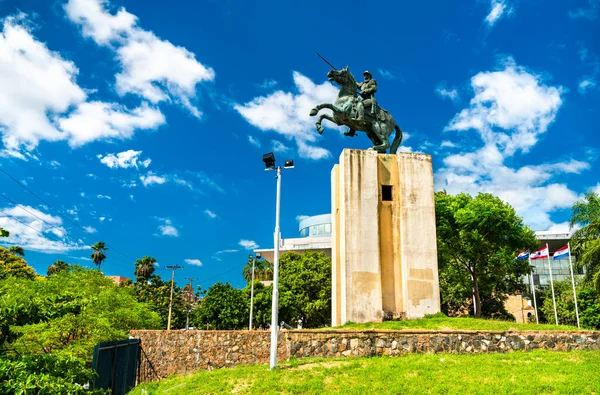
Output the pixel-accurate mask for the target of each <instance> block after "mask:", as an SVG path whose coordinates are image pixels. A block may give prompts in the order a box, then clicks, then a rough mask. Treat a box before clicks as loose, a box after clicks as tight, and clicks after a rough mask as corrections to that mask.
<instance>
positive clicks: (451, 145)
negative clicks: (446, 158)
mask: <svg viewBox="0 0 600 395" xmlns="http://www.w3.org/2000/svg"><path fill="white" fill-rule="evenodd" d="M440 146H441V147H447V148H454V147H456V144H454V143H453V142H452V141H448V140H444V141H442V144H441V145H440Z"/></svg>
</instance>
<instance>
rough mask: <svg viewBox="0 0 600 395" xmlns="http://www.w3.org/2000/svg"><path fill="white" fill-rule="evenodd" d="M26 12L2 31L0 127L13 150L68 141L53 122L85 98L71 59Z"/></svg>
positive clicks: (0, 50)
mask: <svg viewBox="0 0 600 395" xmlns="http://www.w3.org/2000/svg"><path fill="white" fill-rule="evenodd" d="M25 22H26V21H25V16H24V15H20V16H18V17H8V18H5V19H4V23H3V32H2V33H0V86H1V87H2V89H0V125H2V127H0V131H1V132H2V142H3V143H4V147H5V149H6V150H7V151H9V152H14V153H18V151H19V150H20V146H21V145H25V146H26V148H27V149H28V150H31V149H33V148H34V147H35V146H36V145H37V143H38V142H39V141H40V140H48V141H58V140H63V139H64V136H63V134H62V132H61V131H60V130H59V129H57V127H56V125H55V124H54V123H53V122H52V118H53V116H55V115H57V114H61V113H63V112H65V111H67V110H68V109H69V107H71V106H73V105H77V104H79V103H81V102H83V101H84V100H85V97H86V95H85V92H84V91H83V90H82V89H81V88H80V87H79V86H78V85H77V83H76V82H75V79H76V77H77V74H78V73H79V70H78V69H77V67H76V66H75V64H74V63H73V62H71V61H67V60H64V59H63V58H62V57H61V56H60V54H58V53H56V52H52V51H50V50H49V49H48V48H47V47H46V45H44V44H43V43H41V42H39V41H37V40H36V39H35V38H34V37H33V36H32V35H31V32H30V30H29V29H28V28H27V27H26V26H25Z"/></svg>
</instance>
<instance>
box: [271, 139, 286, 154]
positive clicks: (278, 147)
mask: <svg viewBox="0 0 600 395" xmlns="http://www.w3.org/2000/svg"><path fill="white" fill-rule="evenodd" d="M272 144H273V147H272V149H273V152H288V151H289V150H290V148H289V147H287V146H286V145H285V144H283V143H282V142H281V141H277V140H273V141H272Z"/></svg>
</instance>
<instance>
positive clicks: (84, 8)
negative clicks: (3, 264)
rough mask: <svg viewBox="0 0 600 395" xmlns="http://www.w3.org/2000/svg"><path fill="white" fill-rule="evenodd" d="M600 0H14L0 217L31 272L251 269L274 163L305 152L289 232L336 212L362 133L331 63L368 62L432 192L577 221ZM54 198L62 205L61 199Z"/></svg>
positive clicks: (590, 151) (545, 226) (551, 220)
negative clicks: (344, 129) (271, 157)
mask: <svg viewBox="0 0 600 395" xmlns="http://www.w3.org/2000/svg"><path fill="white" fill-rule="evenodd" d="M599 16H600V1H598V0H573V1H569V2H564V1H542V0H528V1H517V0H491V1H490V0H473V1H454V2H449V1H439V2H405V1H402V2H385V3H384V2H380V3H379V5H378V6H377V7H373V8H372V9H369V8H368V7H367V6H366V5H365V4H364V2H362V1H361V2H349V3H347V4H345V5H344V7H339V6H337V5H334V4H333V3H332V4H328V3H325V2H318V1H304V2H281V1H264V2H234V1H229V0H223V1H189V0H187V1H183V0H173V1H169V2H158V1H155V2H152V1H150V2H149V1H137V0H113V1H108V0H104V1H103V0H56V1H54V0H51V1H41V0H35V1H34V0H0V18H2V21H1V22H0V25H1V26H0V134H1V146H0V168H1V169H2V170H3V171H4V172H6V173H7V174H9V175H10V176H12V177H14V179H16V180H17V181H19V183H21V184H22V185H23V186H26V187H27V188H28V189H29V190H30V191H32V192H33V193H35V194H36V195H37V196H39V197H40V198H41V199H43V201H44V202H45V203H44V202H42V201H41V200H39V199H38V198H37V197H35V196H34V195H33V194H31V193H30V192H29V191H27V190H26V189H25V188H23V186H21V185H19V184H17V183H16V182H14V181H13V180H12V179H11V178H9V176H8V175H7V174H5V173H0V182H1V183H0V185H1V187H0V192H1V193H2V196H0V210H2V211H0V226H2V227H4V228H6V229H8V230H9V231H11V232H12V234H11V237H10V238H8V239H5V240H2V243H3V244H4V245H10V244H19V245H21V246H23V247H24V248H25V250H26V258H27V260H28V262H29V264H31V265H32V266H33V267H34V268H35V269H36V270H37V271H38V272H40V273H42V274H43V273H45V271H46V268H47V266H48V265H50V264H51V263H52V262H53V261H55V260H56V259H63V260H65V261H68V262H71V263H80V264H83V265H91V262H90V261H89V260H88V259H89V255H90V250H89V247H87V246H89V245H91V244H93V243H94V242H96V241H99V240H102V241H105V242H106V243H108V245H109V246H110V248H111V249H110V250H109V252H108V258H107V259H106V261H105V263H104V264H103V270H104V272H105V273H106V274H109V275H124V276H127V277H132V272H133V269H132V268H133V261H134V260H135V258H139V257H142V256H144V255H150V256H153V257H156V258H157V260H158V262H159V263H160V270H159V272H158V273H160V274H161V275H162V277H163V278H168V276H169V275H170V273H169V272H168V271H167V270H165V269H164V268H163V267H164V265H182V266H184V269H183V270H179V271H178V272H177V273H176V280H177V281H178V282H179V283H180V284H182V283H183V282H184V281H185V280H184V278H186V277H193V278H196V279H197V280H196V283H200V284H201V285H202V286H203V287H205V288H206V287H208V286H210V285H211V284H212V283H213V282H215V281H218V280H221V281H229V282H231V283H233V284H234V285H236V286H242V285H243V279H242V277H241V269H237V268H236V267H237V266H240V265H242V264H244V262H245V261H246V259H247V255H248V253H249V252H250V250H251V249H252V248H253V247H255V246H260V247H263V248H269V247H272V244H273V242H272V240H273V227H274V217H275V208H274V203H275V179H274V174H273V173H272V172H264V171H263V164H262V161H261V157H262V154H263V153H265V152H269V151H275V154H276V157H277V158H278V160H280V161H281V162H282V161H283V160H284V159H295V162H296V168H295V169H293V170H289V171H288V170H286V171H285V173H284V175H283V182H282V208H281V210H282V211H281V221H282V223H281V229H282V235H283V237H295V236H296V235H297V230H298V229H297V228H298V222H297V218H298V217H299V216H303V215H316V214H322V213H326V212H329V211H330V185H329V182H330V181H329V180H330V170H331V168H332V166H333V165H334V163H335V162H336V161H337V158H338V157H339V155H340V153H341V150H342V149H343V148H358V149H364V148H368V147H369V146H370V142H369V140H368V139H367V138H366V136H365V135H364V134H362V133H361V134H359V135H358V136H357V137H354V138H348V137H344V136H343V135H342V133H341V130H340V129H338V128H335V127H332V126H329V127H328V128H327V129H326V130H325V133H324V134H323V135H322V136H319V135H318V134H317V133H316V131H315V130H314V121H315V119H314V118H311V117H309V116H308V112H309V111H310V108H311V107H312V106H314V105H316V104H318V103H321V102H331V101H332V100H333V99H334V98H335V95H336V94H337V87H335V86H333V85H332V84H331V83H329V82H328V81H327V78H326V73H327V71H328V67H327V66H326V65H325V64H324V63H323V62H322V61H321V60H320V59H319V58H318V57H317V56H316V55H315V51H318V52H320V53H321V54H323V55H324V56H326V57H327V58H328V59H329V61H330V62H332V63H333V64H334V65H336V66H337V67H345V66H347V65H348V66H350V71H352V72H353V73H354V75H355V77H357V78H359V77H361V73H362V71H364V70H365V69H369V70H370V71H371V72H372V73H373V76H374V78H375V79H376V80H377V81H378V87H379V91H378V92H377V98H378V101H379V103H380V105H381V106H383V107H385V108H386V109H388V110H389V111H390V112H391V113H392V114H393V116H394V118H395V119H396V121H397V122H398V124H399V125H400V126H401V127H402V129H403V130H404V132H405V141H404V143H403V145H402V147H401V150H403V151H412V152H425V153H428V154H431V155H432V156H433V165H434V173H435V175H434V177H435V184H436V185H435V186H436V189H438V190H439V189H446V190H447V191H449V192H451V193H457V192H461V191H465V192H468V193H471V194H475V193H477V192H479V191H484V192H491V193H494V194H496V195H498V196H500V197H501V198H502V199H504V200H505V201H507V202H509V203H510V204H512V205H513V206H514V207H515V208H516V209H517V211H518V213H519V214H520V215H521V216H522V217H523V218H524V220H525V222H526V223H527V224H528V225H530V226H531V227H532V228H534V229H535V230H565V229H567V226H566V221H568V218H569V213H570V210H569V209H570V207H571V205H572V204H573V202H574V201H575V200H577V199H578V198H580V197H581V196H582V194H583V193H584V192H585V191H587V190H590V189H595V190H597V191H600V177H599V176H598V174H600V172H599V169H600V164H599V163H598V158H599V156H600V135H599V133H598V126H597V125H599V124H600V115H599V114H598V111H597V109H598V108H599V105H600V88H599V86H598V79H599V77H600V43H599V41H600V40H598V37H600V27H599V26H600V25H599V21H600V19H599ZM59 212H60V214H59Z"/></svg>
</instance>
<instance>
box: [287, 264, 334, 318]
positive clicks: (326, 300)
mask: <svg viewBox="0 0 600 395" xmlns="http://www.w3.org/2000/svg"><path fill="white" fill-rule="evenodd" d="M279 264H280V266H279V267H280V274H279V295H280V296H279V306H280V307H279V321H280V322H281V321H285V322H286V323H287V324H289V325H292V326H295V324H296V322H297V321H298V320H302V326H303V328H318V327H322V326H327V325H330V324H331V259H330V258H328V257H327V256H325V254H323V253H319V252H306V253H304V254H295V253H292V252H288V253H286V254H284V255H283V256H282V257H281V259H280V261H279Z"/></svg>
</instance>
